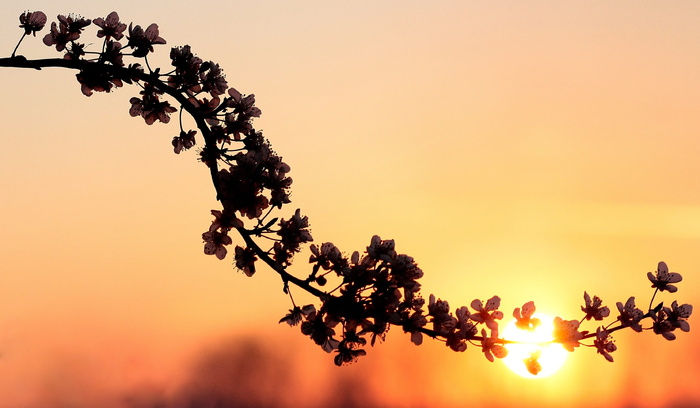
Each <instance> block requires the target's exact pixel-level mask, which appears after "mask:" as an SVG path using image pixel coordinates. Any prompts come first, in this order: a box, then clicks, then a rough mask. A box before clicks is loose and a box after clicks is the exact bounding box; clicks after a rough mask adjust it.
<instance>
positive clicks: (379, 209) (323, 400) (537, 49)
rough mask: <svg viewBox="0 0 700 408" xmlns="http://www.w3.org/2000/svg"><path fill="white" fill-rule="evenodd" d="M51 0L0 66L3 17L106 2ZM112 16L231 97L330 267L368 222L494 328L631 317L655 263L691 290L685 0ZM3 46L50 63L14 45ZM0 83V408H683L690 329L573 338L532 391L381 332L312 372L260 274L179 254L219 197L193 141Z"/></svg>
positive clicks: (692, 160)
mask: <svg viewBox="0 0 700 408" xmlns="http://www.w3.org/2000/svg"><path fill="white" fill-rule="evenodd" d="M61 4H62V5H61V7H60V8H59V7H57V6H56V5H55V4H54V2H50V1H36V2H33V3H31V4H30V3H26V4H21V5H15V4H4V3H3V4H2V5H0V11H2V13H0V15H3V16H5V17H3V18H4V19H5V24H3V25H2V26H0V39H1V40H0V47H2V49H4V50H5V53H4V55H5V56H9V54H10V53H11V51H12V48H13V47H14V46H15V44H16V41H17V40H18V39H19V35H20V34H21V30H20V29H19V28H17V24H18V22H17V17H16V16H18V15H19V14H20V13H21V12H22V11H24V10H25V9H30V10H33V9H41V10H43V11H44V12H46V14H47V15H48V16H49V17H50V18H51V19H53V17H54V16H55V15H56V14H59V13H67V12H77V13H81V14H83V15H85V16H87V17H97V16H103V17H104V16H105V15H106V14H107V13H108V12H109V11H112V9H113V8H114V7H116V6H108V7H103V6H100V5H98V4H96V2H86V1H64V2H61ZM117 11H118V12H119V14H120V16H121V17H122V21H127V22H128V21H134V22H135V23H137V24H141V25H148V24H150V23H151V22H157V23H158V24H159V26H160V30H161V36H162V37H164V38H165V39H166V40H167V41H168V45H167V46H161V48H160V49H158V50H157V51H158V52H157V53H156V54H155V55H154V57H155V58H154V59H153V60H152V62H155V63H157V62H158V61H161V62H162V61H166V59H167V55H168V50H169V47H170V46H175V45H182V44H185V43H189V44H190V45H191V46H192V48H193V51H194V52H195V53H197V54H198V55H199V56H200V57H202V58H203V59H212V60H214V61H216V62H218V63H220V64H221V65H222V66H223V68H224V69H225V71H226V73H227V79H228V81H229V84H231V85H233V86H234V87H236V88H238V89H239V90H240V91H241V92H244V93H255V94H256V99H257V104H258V106H260V108H261V109H262V111H263V115H262V117H261V118H260V119H258V120H257V121H256V122H255V124H256V127H258V128H260V129H262V130H263V131H264V132H265V134H266V136H267V137H268V138H269V139H270V140H271V142H272V144H273V146H274V147H275V149H276V150H277V152H278V153H280V155H282V156H283V157H284V158H285V161H286V162H287V163H289V164H290V165H291V167H292V172H291V173H290V175H291V177H292V178H293V179H294V185H293V189H292V194H293V195H292V200H293V204H292V205H291V206H289V208H288V209H287V211H293V209H294V208H296V207H297V206H298V207H300V208H302V209H303V211H304V213H305V214H307V215H309V217H310V221H311V224H312V232H313V234H314V237H315V239H316V241H317V242H325V241H332V242H334V243H335V244H336V245H338V246H339V247H340V248H341V249H342V250H344V251H347V252H352V251H353V250H356V249H357V250H362V249H363V248H364V247H365V246H367V245H368V243H369V240H370V238H371V236H372V235H374V234H379V235H381V236H382V237H383V238H393V239H395V240H396V242H397V249H398V251H399V252H403V253H407V254H409V255H411V256H413V257H414V258H415V259H416V260H417V261H418V263H419V265H420V266H421V268H422V269H423V270H424V271H425V273H426V274H425V277H424V278H423V280H422V281H423V288H424V289H423V293H424V295H425V296H426V297H427V296H428V295H429V294H430V293H434V294H436V295H437V296H439V297H441V298H443V299H448V300H449V301H450V304H451V305H452V306H453V307H457V306H461V305H468V304H469V303H470V302H471V301H472V299H474V298H480V299H486V298H489V297H491V296H492V295H494V294H498V295H500V296H501V298H502V299H503V302H502V306H503V308H504V310H505V311H506V312H507V314H510V313H509V311H510V310H512V309H513V308H515V307H519V306H521V305H522V304H523V303H525V302H526V301H528V300H534V301H535V303H536V304H537V305H538V308H539V309H540V310H542V311H546V312H547V313H549V314H551V315H559V316H562V317H564V318H568V319H578V318H580V317H581V316H580V314H581V313H580V311H579V306H580V304H581V303H582V301H583V300H582V294H583V291H584V290H587V291H588V292H589V293H591V294H596V295H599V296H601V297H602V298H603V300H605V301H606V302H607V304H608V305H609V306H611V307H612V308H613V309H614V303H615V302H616V301H624V300H626V299H627V298H628V297H629V296H632V295H634V296H637V299H638V306H640V307H646V303H647V302H648V301H649V296H650V295H651V293H652V290H651V289H650V288H649V286H650V284H649V282H648V281H647V280H646V277H645V274H646V272H648V271H651V270H653V269H654V268H655V266H656V263H657V262H658V261H660V260H664V261H666V262H667V263H668V264H669V266H670V268H671V270H673V271H676V272H680V273H682V274H683V276H684V281H683V282H682V283H681V285H680V291H679V292H678V293H676V294H675V296H674V295H671V296H669V295H666V296H664V297H662V298H661V300H666V301H667V302H670V301H671V300H673V299H676V298H677V299H679V300H680V301H681V302H682V303H691V304H697V303H698V300H699V299H700V295H699V293H700V292H699V291H700V283H698V280H697V279H696V275H697V274H696V272H697V271H699V270H700V256H699V255H698V252H699V251H698V248H699V247H700V189H699V188H697V187H696V186H697V180H698V179H699V177H700V164H699V162H698V159H697V158H698V157H699V155H700V139H699V138H698V132H700V115H699V114H698V110H699V109H700V82H699V81H698V79H697V73H698V72H700V54H698V52H697V51H698V49H700V24H699V23H700V21H699V17H698V16H700V4H698V3H696V2H691V1H675V2H672V3H663V4H662V3H652V2H634V1H622V2H615V3H613V4H611V3H609V2H604V1H587V2H573V1H533V2H527V4H525V3H523V2H515V1H505V2H498V3H497V4H492V3H491V2H459V1H445V2H424V1H401V2H399V1H385V2H369V1H360V2H352V3H349V2H336V1H328V2H311V1H302V2H268V1H263V2H239V1H231V2H216V4H215V5H214V6H211V7H209V6H208V7H203V8H201V9H196V8H193V6H192V4H191V3H186V2H181V1H178V0H175V1H172V2H169V3H168V5H167V6H163V5H162V4H161V5H159V6H156V5H155V3H153V5H151V4H150V3H145V2H142V1H141V2H135V1H130V0H129V1H123V2H120V5H119V6H118V8H117ZM92 32H94V30H93V31H91V33H92ZM90 35H92V34H90ZM20 53H23V54H25V55H26V56H27V57H30V58H31V57H42V58H43V57H53V56H54V55H55V54H56V53H55V52H52V51H51V50H50V49H48V47H45V46H43V45H42V44H41V41H40V37H39V38H36V39H34V38H27V39H25V43H24V44H23V46H22V48H21V49H20ZM159 54H160V56H159ZM166 63H167V61H166ZM0 83H1V84H2V89H3V92H4V94H5V95H6V103H5V104H4V109H3V110H2V113H0V118H1V119H2V120H0V126H1V128H0V129H1V130H0V137H1V138H2V142H3V144H2V145H3V149H1V150H0V176H2V177H0V198H1V200H0V229H1V230H2V234H0V272H1V273H0V276H1V278H0V279H2V281H1V282H2V283H1V284H0V395H2V396H3V397H2V398H0V408H15V407H33V406H40V405H41V406H59V405H62V406H75V407H92V406H97V405H100V406H104V407H151V406H154V405H155V404H156V403H157V402H161V403H164V404H170V405H165V406H168V407H169V406H171V405H172V406H177V405H176V404H177V401H184V400H186V399H187V398H190V400H194V399H196V398H202V397H201V396H202V395H224V394H225V395H226V398H229V400H232V401H239V402H240V401H242V399H243V398H249V399H251V401H252V403H253V404H258V406H263V405H265V404H267V405H268V406H269V405H273V406H295V407H298V406H304V407H306V406H308V407H316V406H333V403H331V401H333V402H334V403H337V404H336V406H348V407H350V406H358V405H362V406H373V405H376V406H385V407H393V406H395V407H436V406H440V407H442V406H445V407H451V406H455V407H457V406H466V405H468V404H470V403H475V404H487V403H488V404H489V405H491V406H494V407H508V406H532V407H535V406H538V407H541V406H551V407H554V406H557V407H558V406H574V407H579V406H580V407H583V406H591V405H593V406H601V405H605V406H619V407H622V406H625V407H661V406H665V407H672V406H681V405H682V404H684V403H686V404H689V406H690V405H693V404H700V390H698V388H697V387H696V386H695V385H694V384H695V383H696V382H697V381H698V379H700V368H698V367H700V355H699V352H698V341H699V340H698V337H697V335H696V334H695V333H696V332H695V331H693V332H691V333H681V335H679V338H678V339H677V340H676V341H675V342H667V341H666V340H664V339H662V338H660V337H659V336H654V335H653V334H651V333H643V334H637V333H624V332H623V333H617V334H616V336H615V338H616V340H617V342H616V343H617V345H618V348H619V350H618V351H617V352H616V353H615V354H614V356H615V360H616V362H615V363H614V364H610V363H608V362H606V361H605V360H604V359H603V358H602V357H600V356H597V355H595V352H594V351H592V350H577V351H576V352H575V353H574V354H573V355H571V356H570V358H569V361H568V362H567V364H566V365H565V366H564V368H563V369H562V371H561V372H560V374H559V375H557V376H554V377H551V378H548V379H543V380H535V381H533V380H526V379H521V378H519V377H517V376H515V375H514V374H512V373H511V372H510V371H509V370H508V369H507V368H506V367H505V366H503V365H502V364H500V363H496V364H489V363H488V361H486V360H485V359H484V358H483V356H482V355H481V352H480V351H479V350H478V348H477V347H473V348H471V349H470V350H467V352H466V353H464V354H455V353H453V352H451V351H449V350H448V349H447V348H446V347H444V345H443V344H442V343H439V342H427V343H428V344H424V345H423V346H421V347H415V346H413V345H412V344H410V343H409V339H408V337H407V336H405V335H403V334H402V333H400V329H394V330H392V332H391V333H390V336H389V339H388V341H387V342H386V344H382V345H381V346H379V347H375V348H374V349H372V350H369V355H368V357H365V358H364V359H363V360H361V361H360V362H359V363H357V364H355V365H353V366H351V367H344V368H340V369H338V368H335V367H334V366H333V365H332V359H331V358H329V356H327V355H326V354H325V353H323V351H321V350H320V349H318V348H317V347H315V346H313V344H311V342H310V341H308V339H305V338H303V336H302V335H301V334H300V333H298V329H290V328H288V327H287V326H286V325H284V326H283V325H278V324H277V321H278V320H279V318H280V317H282V316H283V315H284V314H285V312H286V310H287V309H288V308H289V307H290V306H289V301H288V299H287V298H286V297H285V295H284V294H283V293H282V291H281V284H280V282H279V281H278V280H277V279H276V278H275V276H273V275H272V273H269V272H267V271H265V270H261V271H260V272H259V273H258V274H257V275H256V276H255V277H254V278H246V277H245V276H244V275H243V274H241V273H239V272H237V271H235V270H233V268H232V266H231V264H230V261H229V260H226V261H223V262H219V261H217V260H216V259H215V258H213V257H208V256H205V255H204V254H203V253H202V243H201V238H200V236H201V233H202V232H203V231H205V230H206V229H207V228H208V226H209V223H210V218H211V217H210V214H209V210H210V209H212V208H217V206H216V203H215V201H214V194H213V191H212V188H211V185H210V182H209V181H208V179H207V172H206V169H205V168H204V167H203V166H202V165H201V164H198V163H196V161H195V156H194V153H192V152H187V153H184V154H181V155H180V156H177V155H174V154H173V153H172V148H171V146H170V140H171V138H172V136H174V135H175V134H176V133H177V132H178V131H179V130H178V129H177V125H176V123H171V124H170V125H167V126H166V125H162V124H156V125H153V126H151V127H148V126H146V125H145V124H144V123H143V121H141V120H138V119H134V118H131V117H129V115H128V109H129V103H128V99H129V98H130V97H131V96H134V95H136V94H137V90H136V89H133V88H125V89H120V90H118V91H117V92H115V93H114V94H110V95H105V94H97V95H94V96H92V97H91V98H86V97H84V96H83V95H82V94H81V93H80V88H79V85H78V84H77V82H76V81H75V77H74V73H73V72H68V71H61V70H45V71H43V72H35V71H30V70H10V69H3V70H2V75H1V76H0ZM285 215H288V214H282V216H285ZM306 256H307V254H302V255H300V256H299V257H298V259H297V261H298V264H297V266H296V267H295V270H296V271H300V272H301V273H303V272H305V271H306V269H305V265H304V260H305V259H306ZM297 296H299V297H303V296H302V295H301V294H297ZM693 322H694V319H693V318H691V326H693V327H694V323H693ZM589 329H595V327H594V326H591V327H589ZM311 367H313V368H311ZM231 381H233V383H234V384H238V385H237V386H232V385H231V384H232V383H231ZM234 388H235V390H233V391H232V389H234ZM281 390H288V391H284V392H282V391H281ZM222 398H223V397H222ZM343 404H344V405H343ZM353 404H354V405H353Z"/></svg>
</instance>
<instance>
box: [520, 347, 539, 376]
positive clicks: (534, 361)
mask: <svg viewBox="0 0 700 408" xmlns="http://www.w3.org/2000/svg"><path fill="white" fill-rule="evenodd" d="M541 355H542V350H541V349H537V350H535V351H533V352H531V353H530V355H529V356H528V357H527V358H526V359H525V360H523V363H525V368H527V371H528V372H529V373H530V374H532V375H537V374H539V373H540V371H542V364H540V361H539V359H540V356H541Z"/></svg>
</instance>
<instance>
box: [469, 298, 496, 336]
mask: <svg viewBox="0 0 700 408" xmlns="http://www.w3.org/2000/svg"><path fill="white" fill-rule="evenodd" d="M500 305H501V298H499V297H498V296H494V297H492V298H491V299H489V300H487V301H486V306H484V304H483V303H482V302H481V300H479V299H474V300H473V301H472V303H471V306H472V309H474V310H475V311H476V313H473V314H472V315H471V316H469V317H470V319H472V320H474V321H476V322H479V323H485V324H486V327H488V328H489V329H491V330H498V322H496V320H498V319H502V318H503V312H501V311H500V310H497V309H498V307H499V306H500Z"/></svg>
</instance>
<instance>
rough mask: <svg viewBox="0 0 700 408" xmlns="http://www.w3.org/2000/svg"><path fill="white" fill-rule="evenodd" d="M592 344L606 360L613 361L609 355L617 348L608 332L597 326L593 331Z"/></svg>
mask: <svg viewBox="0 0 700 408" xmlns="http://www.w3.org/2000/svg"><path fill="white" fill-rule="evenodd" d="M593 345H594V346H595V348H596V349H597V350H598V354H602V355H603V357H605V359H606V360H608V361H609V362H611V363H612V362H613V358H612V356H611V355H610V353H612V352H613V351H615V350H617V346H616V345H615V343H614V342H613V339H612V336H610V332H608V331H607V330H605V329H603V328H602V327H598V328H597V329H596V332H595V340H593Z"/></svg>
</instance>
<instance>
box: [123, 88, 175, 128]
mask: <svg viewBox="0 0 700 408" xmlns="http://www.w3.org/2000/svg"><path fill="white" fill-rule="evenodd" d="M140 94H141V95H142V96H141V98H137V97H133V98H131V99H129V102H130V103H131V108H130V109H129V114H130V115H131V116H134V117H136V116H141V117H142V118H143V119H144V121H146V124H147V125H152V124H153V123H155V121H156V120H159V121H161V122H163V123H168V122H170V114H171V113H173V112H177V109H176V108H174V107H173V106H170V103H169V102H168V101H161V100H160V98H159V95H162V92H160V91H159V90H157V89H156V88H155V87H154V86H153V85H151V84H149V83H146V84H145V85H144V87H143V90H142V91H141V92H140Z"/></svg>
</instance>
